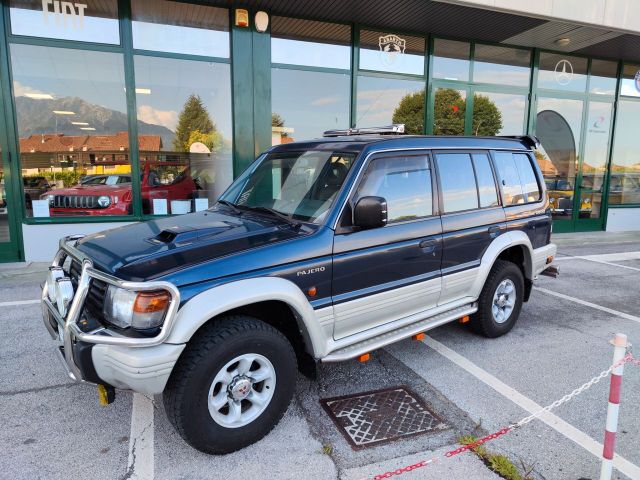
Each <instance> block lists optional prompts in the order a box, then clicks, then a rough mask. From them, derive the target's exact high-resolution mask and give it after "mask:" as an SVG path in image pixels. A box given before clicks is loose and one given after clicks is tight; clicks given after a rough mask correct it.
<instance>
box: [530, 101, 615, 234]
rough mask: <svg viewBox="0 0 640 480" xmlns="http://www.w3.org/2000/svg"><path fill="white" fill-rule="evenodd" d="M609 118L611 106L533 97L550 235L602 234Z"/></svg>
mask: <svg viewBox="0 0 640 480" xmlns="http://www.w3.org/2000/svg"><path fill="white" fill-rule="evenodd" d="M612 118H613V104H612V102H607V101H602V102H599V101H598V102H597V101H592V102H589V101H585V100H582V99H577V98H571V97H566V98H562V97H545V96H540V97H538V102H537V113H536V118H535V132H536V135H537V136H538V138H539V139H540V142H541V143H542V146H543V148H544V152H539V153H538V154H537V156H538V164H539V165H540V168H541V170H542V173H543V175H544V179H545V183H546V186H547V191H548V193H549V200H550V202H551V208H552V212H553V220H554V231H555V232H573V231H589V230H602V228H603V226H604V215H605V200H606V198H605V194H604V192H605V187H606V180H607V163H608V154H609V145H610V140H611V121H612Z"/></svg>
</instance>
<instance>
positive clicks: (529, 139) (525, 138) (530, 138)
mask: <svg viewBox="0 0 640 480" xmlns="http://www.w3.org/2000/svg"><path fill="white" fill-rule="evenodd" d="M503 137H504V138H514V139H516V140H520V141H521V142H522V143H524V144H525V145H526V146H527V147H529V148H537V147H540V140H539V139H538V137H536V136H535V135H503Z"/></svg>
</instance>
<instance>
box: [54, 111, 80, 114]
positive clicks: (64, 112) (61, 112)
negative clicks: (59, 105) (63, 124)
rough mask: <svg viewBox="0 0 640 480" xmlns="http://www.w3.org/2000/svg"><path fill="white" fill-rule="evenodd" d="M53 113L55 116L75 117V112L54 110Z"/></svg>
mask: <svg viewBox="0 0 640 480" xmlns="http://www.w3.org/2000/svg"><path fill="white" fill-rule="evenodd" d="M53 113H55V114H56V115H75V114H76V112H70V111H68V110H54V111H53Z"/></svg>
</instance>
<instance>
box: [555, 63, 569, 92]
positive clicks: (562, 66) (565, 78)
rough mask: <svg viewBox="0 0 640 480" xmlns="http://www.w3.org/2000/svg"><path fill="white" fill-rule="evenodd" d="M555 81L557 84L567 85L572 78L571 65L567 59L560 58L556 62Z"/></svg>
mask: <svg viewBox="0 0 640 480" xmlns="http://www.w3.org/2000/svg"><path fill="white" fill-rule="evenodd" d="M554 70H555V72H556V82H557V83H558V85H562V86H565V85H569V83H571V80H573V65H571V62H570V61H569V60H565V59H562V60H560V61H559V62H558V63H556V68H555V69H554Z"/></svg>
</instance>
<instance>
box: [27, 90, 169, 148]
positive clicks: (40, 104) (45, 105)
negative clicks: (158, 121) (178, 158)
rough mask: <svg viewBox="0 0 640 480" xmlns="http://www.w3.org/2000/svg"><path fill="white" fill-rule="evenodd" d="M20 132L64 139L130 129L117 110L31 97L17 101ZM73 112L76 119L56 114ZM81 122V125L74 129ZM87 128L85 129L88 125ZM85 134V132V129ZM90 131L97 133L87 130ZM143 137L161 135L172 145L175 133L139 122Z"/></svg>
mask: <svg viewBox="0 0 640 480" xmlns="http://www.w3.org/2000/svg"><path fill="white" fill-rule="evenodd" d="M16 110H17V117H18V131H19V132H20V137H22V138H24V137H28V136H30V135H34V134H55V133H62V134H64V135H69V136H71V135H112V134H115V133H117V132H122V131H127V130H128V129H129V127H128V122H127V114H126V113H123V112H119V111H117V110H111V109H109V108H105V107H101V106H99V105H95V104H92V103H89V102H87V101H85V100H83V99H81V98H78V97H64V98H58V99H55V100H35V99H31V98H28V97H17V98H16ZM54 111H57V112H73V115H70V114H67V115H64V114H56V113H53V112H54ZM71 122H77V123H78V122H79V123H82V125H74V124H73V123H71ZM85 124H86V125H85ZM83 128H84V129H85V130H82V129H83ZM86 128H91V129H95V130H86ZM138 133H139V134H141V135H159V136H160V137H161V138H162V144H163V145H171V144H172V142H173V138H174V133H173V132H172V131H171V130H169V129H168V128H166V127H163V126H162V125H153V124H150V123H145V122H138Z"/></svg>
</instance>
